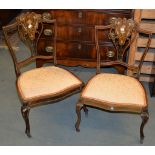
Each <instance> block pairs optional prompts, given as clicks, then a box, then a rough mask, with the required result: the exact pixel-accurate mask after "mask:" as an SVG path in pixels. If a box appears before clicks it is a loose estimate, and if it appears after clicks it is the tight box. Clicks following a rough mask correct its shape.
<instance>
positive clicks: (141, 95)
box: [75, 18, 152, 143]
mask: <svg viewBox="0 0 155 155" xmlns="http://www.w3.org/2000/svg"><path fill="white" fill-rule="evenodd" d="M99 31H101V32H102V33H104V32H105V31H106V32H107V31H108V32H109V33H108V35H109V39H110V40H111V42H112V44H113V46H114V49H115V52H116V54H117V60H116V61H110V60H109V61H101V60H100V57H101V52H100V42H99V39H100V41H101V37H100V35H99V34H100V33H101V32H100V33H99ZM137 32H140V33H142V34H144V35H143V36H144V37H146V38H148V41H147V44H146V48H145V50H144V53H143V55H142V57H141V61H140V63H139V65H138V66H134V65H128V64H127V63H126V62H124V61H123V57H124V54H125V52H127V50H128V48H129V47H130V45H131V44H132V43H133V42H134V39H135V37H136V35H137ZM131 34H132V37H131ZM151 36H152V34H151V32H147V31H144V30H141V29H140V28H139V26H138V25H137V24H136V23H135V22H134V21H133V20H131V19H129V20H127V19H125V18H124V19H121V18H118V19H117V18H116V19H113V20H112V21H111V24H110V25H108V26H103V25H96V26H95V41H96V51H97V75H95V76H94V77H92V78H91V79H90V80H89V81H88V83H87V84H86V86H85V87H84V88H83V90H82V92H81V95H80V99H79V102H78V103H77V105H76V113H77V122H76V124H75V128H76V131H80V129H79V126H80V121H81V113H80V110H81V109H82V108H83V110H84V111H85V113H86V114H87V112H88V109H87V107H96V108H101V109H103V110H108V111H112V112H129V113H138V114H140V115H141V118H142V123H141V126H140V142H141V143H143V139H144V133H143V128H144V125H145V124H146V122H147V121H148V118H149V113H148V101H147V95H146V92H145V89H144V87H143V85H142V84H141V83H140V82H139V80H138V79H139V75H140V71H141V67H142V63H143V60H144V58H145V55H146V54H147V52H148V49H149V46H150V42H151ZM115 65H117V66H124V67H125V68H128V69H130V70H132V71H133V72H134V73H135V75H136V76H135V77H129V76H127V75H121V74H112V73H100V68H101V67H106V66H115Z"/></svg>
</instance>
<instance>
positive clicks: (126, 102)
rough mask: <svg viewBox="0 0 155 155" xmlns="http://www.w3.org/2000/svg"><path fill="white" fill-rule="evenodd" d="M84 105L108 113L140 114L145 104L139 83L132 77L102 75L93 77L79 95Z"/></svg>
mask: <svg viewBox="0 0 155 155" xmlns="http://www.w3.org/2000/svg"><path fill="white" fill-rule="evenodd" d="M81 98H82V99H83V100H85V101H86V102H85V104H88V105H90V106H91V105H92V106H97V107H100V108H103V109H106V110H110V111H130V112H141V110H142V108H144V107H145V106H146V104H147V102H146V94H145V90H144V88H143V86H142V85H141V83H140V82H139V81H138V80H136V79H135V78H133V77H129V76H125V75H120V74H108V73H102V74H98V75H96V76H94V77H93V78H92V79H91V80H90V81H89V82H88V84H87V85H86V87H85V88H84V90H83V91H82V93H81Z"/></svg>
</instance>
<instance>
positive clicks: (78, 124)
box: [75, 102, 83, 132]
mask: <svg viewBox="0 0 155 155" xmlns="http://www.w3.org/2000/svg"><path fill="white" fill-rule="evenodd" d="M82 107H83V104H81V103H80V102H79V103H77V105H76V114H77V121H76V124H75V128H76V131H77V132H80V129H79V126H80V122H81V108H82Z"/></svg>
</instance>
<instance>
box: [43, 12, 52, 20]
mask: <svg viewBox="0 0 155 155" xmlns="http://www.w3.org/2000/svg"><path fill="white" fill-rule="evenodd" d="M42 17H43V19H52V15H51V14H50V13H49V12H44V13H43V14H42Z"/></svg>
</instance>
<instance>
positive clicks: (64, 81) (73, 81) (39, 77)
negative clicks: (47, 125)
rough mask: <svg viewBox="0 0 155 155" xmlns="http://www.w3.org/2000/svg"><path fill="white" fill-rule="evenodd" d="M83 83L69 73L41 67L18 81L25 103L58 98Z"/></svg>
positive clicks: (58, 69) (59, 69)
mask: <svg viewBox="0 0 155 155" xmlns="http://www.w3.org/2000/svg"><path fill="white" fill-rule="evenodd" d="M81 84H82V82H81V81H80V80H79V79H78V78H77V77H75V76H74V75H73V74H72V73H70V72H69V71H67V70H65V69H62V68H58V67H55V66H49V67H41V68H36V69H32V70H30V71H27V72H24V73H22V74H21V75H20V77H19V78H18V80H17V86H18V90H19V93H20V96H21V97H22V99H23V100H24V101H31V100H34V99H36V98H42V97H48V96H51V97H52V96H57V95H59V94H61V93H63V92H65V91H70V90H74V89H76V88H78V87H80V86H81Z"/></svg>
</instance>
